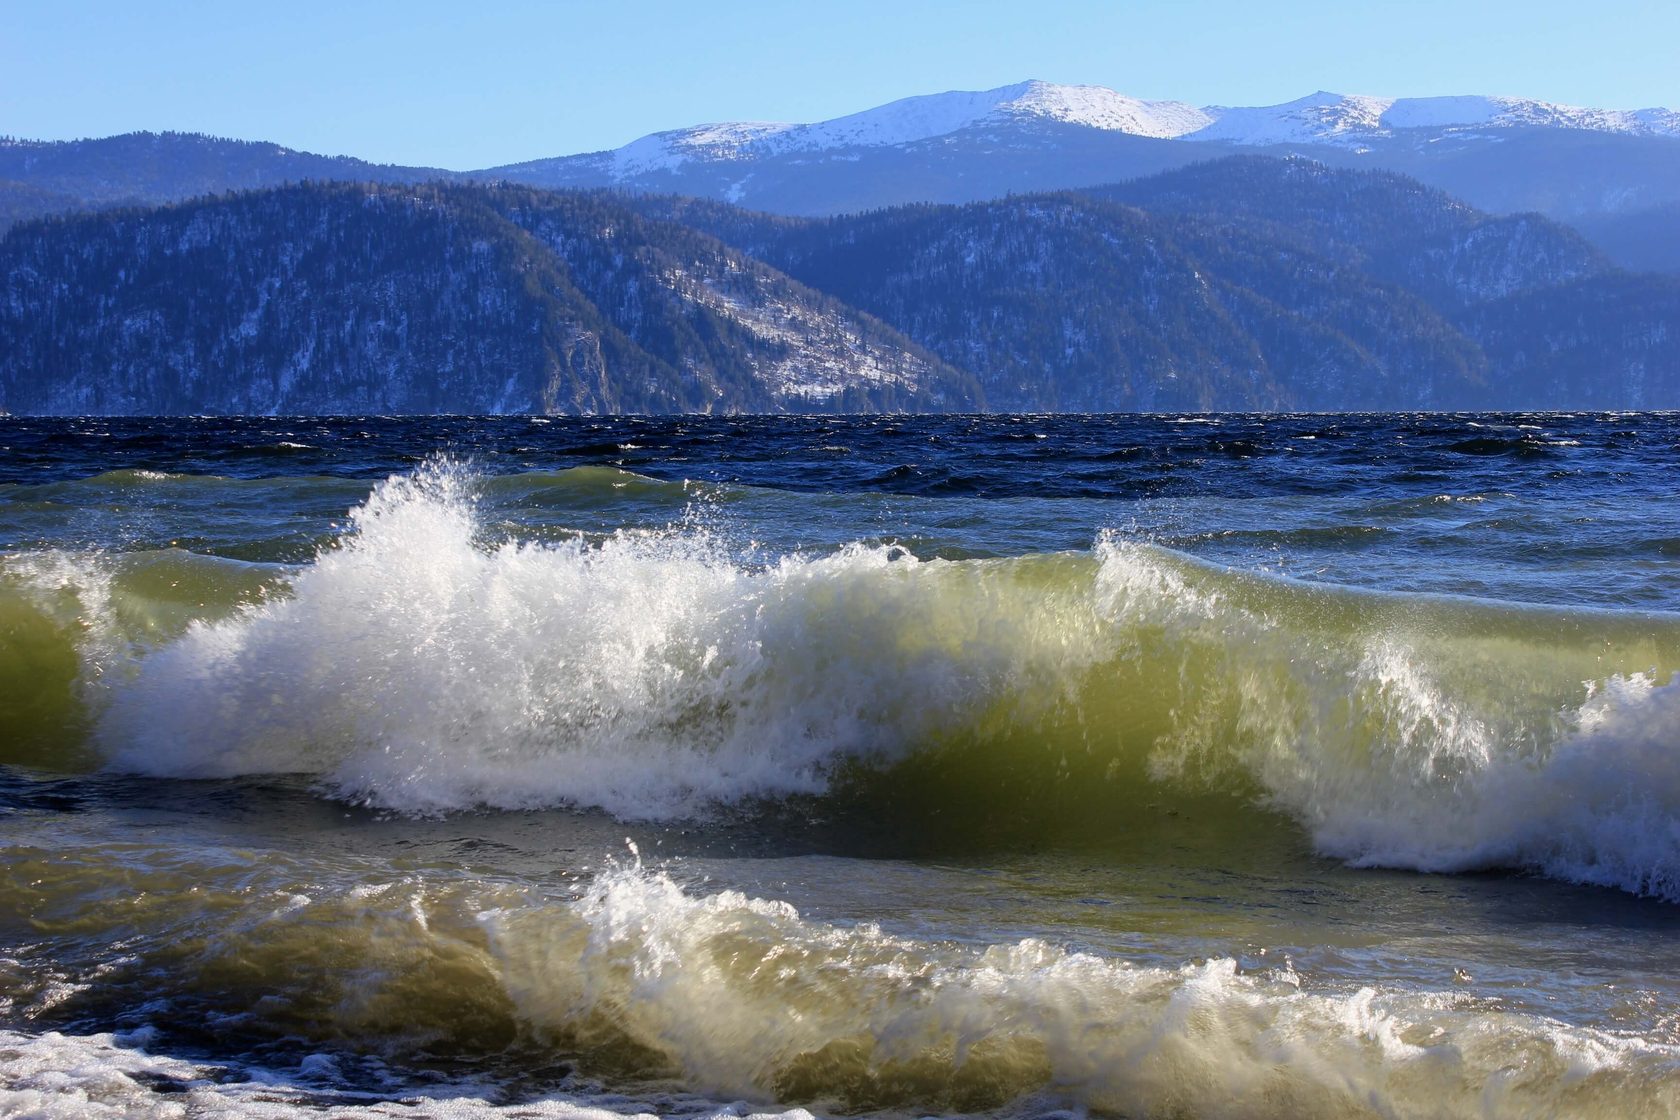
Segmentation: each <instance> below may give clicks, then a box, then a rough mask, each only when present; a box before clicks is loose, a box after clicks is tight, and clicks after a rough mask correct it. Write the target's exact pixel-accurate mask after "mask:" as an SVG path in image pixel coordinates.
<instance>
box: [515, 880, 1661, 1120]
mask: <svg viewBox="0 0 1680 1120" xmlns="http://www.w3.org/2000/svg"><path fill="white" fill-rule="evenodd" d="M574 913H575V915H576V916H577V917H579V918H581V919H582V926H581V928H578V927H574V926H571V925H567V924H556V923H553V922H552V921H545V920H543V919H542V918H541V916H540V915H538V914H534V913H531V912H528V911H495V912H491V913H488V914H486V915H485V918H484V921H485V925H486V928H487V930H488V931H489V933H490V936H491V943H492V947H493V951H494V952H495V953H496V955H497V958H498V960H499V962H500V966H501V968H502V971H503V982H504V984H506V986H507V988H508V991H509V992H510V994H511V995H512V996H513V998H514V1000H515V1003H516V1005H517V1006H518V1007H519V1009H520V1012H521V1013H522V1014H523V1015H525V1016H527V1017H528V1018H529V1019H530V1020H531V1021H533V1022H534V1023H536V1024H538V1025H543V1024H547V1025H550V1026H553V1027H556V1028H559V1027H563V1026H565V1025H567V1024H577V1023H580V1022H584V1021H587V1020H588V1019H589V1018H590V1016H591V1015H592V1014H596V1013H600V1012H604V1013H605V1014H606V1016H607V1017H608V1019H609V1020H610V1022H611V1025H612V1028H613V1029H614V1030H616V1031H620V1032H623V1033H624V1034H626V1035H628V1036H629V1037H630V1038H631V1039H633V1040H635V1041H636V1042H638V1043H640V1044H642V1045H645V1046H650V1047H654V1048H655V1049H657V1050H658V1051H660V1052H663V1053H665V1054H667V1055H669V1056H670V1057H671V1058H672V1059H673V1060H674V1061H675V1062H676V1063H677V1065H678V1066H679V1067H680V1068H681V1070H682V1071H683V1075H684V1077H685V1079H686V1080H687V1081H688V1083H690V1084H692V1085H694V1086H696V1087H699V1088H701V1089H703V1090H704V1091H706V1092H709V1093H712V1094H715V1095H720V1096H725V1097H728V1096H734V1095H742V1096H746V1097H749V1098H752V1099H765V1098H766V1096H767V1095H769V1096H771V1097H774V1096H775V1095H777V1094H781V1095H784V1096H785V1094H786V1092H787V1090H788V1089H789V1088H790V1087H798V1086H807V1087H812V1086H815V1087H821V1088H817V1089H812V1090H811V1091H817V1092H821V1093H822V1095H823V1096H824V1097H826V1099H828V1100H831V1101H835V1102H836V1103H841V1104H845V1105H847V1106H848V1107H857V1106H858V1104H859V1103H862V1102H866V1101H870V1100H875V1101H877V1102H879V1101H880V1100H882V1099H883V1098H884V1099H887V1100H890V1099H891V1098H892V1094H893V1093H894V1092H895V1091H896V1092H901V1093H903V1094H904V1096H905V1098H906V1099H907V1101H909V1102H914V1106H915V1107H919V1108H926V1107H929V1106H930V1104H932V1105H936V1106H937V1105H941V1104H942V1105H944V1106H945V1107H951V1106H952V1105H955V1106H956V1107H959V1108H961V1107H962V1104H961V1102H962V1101H963V1100H964V1099H965V1098H964V1094H965V1093H973V1094H975V1096H974V1097H972V1098H969V1099H971V1100H984V1099H985V1096H986V1087H987V1086H993V1087H1001V1089H1002V1094H1001V1095H1002V1097H1003V1100H1009V1099H1011V1098H1017V1097H1019V1098H1021V1099H1023V1100H1028V1101H1030V1102H1031V1106H1032V1107H1031V1109H1030V1111H1035V1112H1042V1111H1044V1110H1047V1109H1051V1108H1057V1107H1071V1108H1074V1109H1076V1110H1080V1111H1083V1110H1084V1109H1101V1110H1105V1111H1112V1112H1114V1113H1117V1114H1121V1115H1146V1116H1155V1115H1175V1116H1176V1115H1184V1116H1197V1117H1238V1116H1241V1117H1248V1118H1254V1117H1270V1116H1275V1117H1291V1118H1294V1117H1315V1116H1350V1115H1363V1114H1365V1111H1366V1110H1369V1111H1370V1112H1371V1113H1372V1114H1375V1115H1382V1116H1391V1117H1403V1116H1481V1117H1495V1116H1528V1115H1537V1114H1548V1113H1555V1112H1557V1111H1558V1110H1559V1109H1560V1108H1562V1109H1565V1110H1573V1109H1575V1108H1577V1107H1581V1106H1584V1107H1585V1111H1587V1112H1591V1111H1592V1110H1593V1109H1595V1108H1597V1107H1600V1103H1601V1102H1609V1103H1612V1104H1613V1105H1614V1107H1618V1108H1624V1109H1626V1110H1627V1112H1626V1113H1625V1114H1628V1115H1632V1114H1638V1113H1639V1112H1640V1110H1641V1109H1644V1108H1649V1107H1652V1106H1653V1105H1654V1104H1660V1103H1661V1102H1667V1103H1668V1104H1673V1103H1674V1093H1673V1085H1672V1082H1671V1081H1670V1080H1669V1078H1670V1075H1671V1071H1672V1069H1673V1068H1674V1065H1675V1062H1676V1060H1677V1059H1680V1050H1677V1049H1676V1048H1674V1047H1669V1046H1664V1045H1659V1044H1653V1043H1648V1042H1643V1041H1634V1040H1629V1039H1624V1038H1618V1037H1614V1036H1611V1035H1608V1034H1605V1033H1603V1032H1598V1031H1592V1030H1585V1029H1581V1028H1575V1027H1570V1026H1566V1025H1564V1024H1562V1023H1558V1022H1554V1021H1551V1020H1546V1019H1541V1018H1536V1017H1533V1016H1528V1015H1521V1014H1513V1013H1506V1012H1501V1011H1498V1010H1496V1009H1490V1008H1488V1007H1487V1006H1485V1005H1483V1004H1481V1003H1480V1002H1478V1001H1475V1000H1471V999H1468V998H1465V997H1460V996H1458V995H1455V994H1452V993H1448V992H1427V991H1426V992H1415V991H1414V992H1406V991H1382V992H1380V991H1377V990H1375V989H1372V988H1361V989H1356V990H1349V989H1346V988H1324V989H1318V988H1316V987H1315V986H1314V985H1313V984H1311V983H1306V982H1303V980H1302V978H1301V977H1300V976H1298V975H1296V974H1295V973H1294V972H1293V971H1292V970H1290V969H1288V968H1287V967H1284V968H1279V969H1271V970H1266V971H1261V972H1245V971H1243V970H1242V969H1240V968H1239V966H1238V964H1237V962H1235V961H1233V960H1230V959H1216V960H1211V961H1207V962H1202V963H1192V964H1187V965H1184V966H1183V967H1179V968H1161V967H1142V966H1135V965H1131V964H1128V963H1127V962H1125V961H1123V960H1116V959H1113V958H1107V957H1101V956H1097V955H1093V954H1089V953H1082V952H1072V951H1068V950H1066V949H1063V948H1059V947H1057V946H1055V945H1053V944H1050V943H1047V942H1044V941H1041V940H1037V939H1027V940H1024V941H1020V942H1017V943H1013V944H999V945H993V946H990V947H983V946H981V947H977V946H963V945H957V944H948V943H937V944H934V943H927V942H918V941H914V940H908V939H905V938H902V937H895V936H891V935H888V934H885V933H883V932H882V931H881V930H879V929H878V928H876V927H874V926H870V925H864V926H857V927H840V926H831V925H826V924H823V923H816V922H810V921H807V920H805V919H803V918H801V917H800V915H799V914H798V913H797V912H796V911H795V910H794V909H793V908H792V907H790V906H788V905H786V904H785V903H781V902H776V901H770V900H765V899H758V898H752V897H749V896H746V895H743V894H740V893H737V892H723V893H720V894H714V895H710V896H704V897H696V896H694V895H691V894H688V893H685V892H684V891H682V890H681V889H679V888H678V887H677V885H676V884H674V883H673V882H671V881H670V880H669V879H667V878H665V877H664V876H662V875H657V874H649V873H647V872H644V871H642V870H641V869H640V868H627V869H621V870H619V871H616V872H609V873H607V874H604V875H603V876H601V877H600V878H599V879H598V880H597V881H596V882H595V884H594V885H593V887H592V888H591V890H590V891H589V894H588V895H587V897H585V898H584V899H583V900H582V901H581V902H580V903H578V904H577V905H576V906H575V908H574ZM842 1087H850V1088H849V1089H847V1090H844V1091H849V1092H853V1093H855V1094H856V1096H855V1097H854V1098H851V1099H837V1097H836V1094H841V1096H842V1097H843V1090H842ZM823 1089H826V1092H823ZM992 1103H993V1104H1001V1103H1003V1102H1002V1101H994V1102H992ZM1017 1104H1018V1105H1019V1102H1017ZM1017 1110H1019V1108H1017Z"/></svg>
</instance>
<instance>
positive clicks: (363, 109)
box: [0, 0, 1680, 169]
mask: <svg viewBox="0 0 1680 1120" xmlns="http://www.w3.org/2000/svg"><path fill="white" fill-rule="evenodd" d="M154 9H163V10H161V11H159V10H154ZM1025 78H1043V79H1046V80H1048V81H1056V82H1072V83H1093V84H1097V85H1106V86H1112V87H1113V88H1115V89H1118V90H1121V91H1122V92H1124V93H1129V94H1132V95H1134V96H1138V97H1149V98H1172V99H1178V100H1184V101H1190V102H1193V103H1196V104H1249V105H1252V104H1269V103H1273V102H1277V101H1284V100H1288V99H1290V98H1293V97H1297V96H1300V95H1302V94H1305V93H1310V92H1312V91H1314V90H1318V89H1328V90H1334V91H1337V92H1343V93H1372V94H1388V95H1394V96H1417V95H1426V94H1439V93H1472V92H1473V93H1498V94H1515V95H1520V96H1527V97H1539V98H1544V99H1547V100H1551V101H1562V102H1568V103H1573V104H1584V105H1596V106H1600V107H1604V108H1641V107H1645V106H1648V105H1666V106H1670V107H1680V0H1661V2H1641V3H1632V2H1627V0H1594V2H1588V0H1570V2H1555V0H1527V2H1523V3H1516V2H1508V0H1494V2H1478V0H1411V2H1395V3H1362V2H1359V0H1339V2H1320V0H1305V2H1296V0H1271V2H1270V3H1267V2H1264V0H1258V2H1252V3H1251V2H1245V0H1184V2H1180V3H1166V2H1160V0H1153V2H1135V3H1100V2H1096V0H1011V2H1007V3H1004V2H994V0H970V2H967V3H916V2H915V0H894V2H878V0H854V2H851V3H834V2H832V0H824V2H821V3H803V2H801V0H782V2H776V3H771V2H759V0H743V2H735V3H731V2H727V0H721V2H717V3H706V2H705V0H688V2H667V0H623V2H615V0H592V2H586V3H575V2H555V3H535V2H510V3H496V2H495V0H478V2H467V3H463V2H462V0H406V2H404V3H400V4H397V3H358V2H357V0H338V2H336V3H318V2H315V0H275V2H270V3H264V4H256V3H245V2H243V0H217V2H204V0H191V2H181V3H167V2H161V3H157V4H153V3H147V2H144V0H123V2H110V0H0V133H9V134H11V135H15V136H24V137H29V138H36V139H65V138H73V137H81V136H104V135H109V134H112V133H117V132H127V131H132V130H135V129H153V130H162V129H177V130H183V131H193V132H209V133H214V134H217V135H222V136H233V137H239V138H242V139H263V140H274V141H278V142H280V143H283V144H286V145H289V146H291V147H295V148H302V149H307V150H310V151H317V152H324V153H328V154H335V155H336V154H349V155H358V156H362V157H363V158H367V159H374V160H380V161H387V162H397V163H412V164H428V165H432V166H441V167H450V168H456V169H468V168H476V167H484V166H490V165H494V164H499V163H508V162H512V161H515V160H521V159H532V158H536V157H540V156H547V155H561V154H566V153H570V152H578V151H592V150H596V149H600V148H608V147H616V146H617V145H619V144H622V143H625V142H626V141H629V140H631V139H634V138H635V137H637V136H639V135H642V134H644V133H647V132H652V131H655V130H657V129H662V128H676V127H681V126H683V125H688V124H696V123H701V122H705V121H718V120H819V119H823V118H825V117H832V116H838V115H840V114H843V113H847V112H853V111H855V110H858V109H863V108H868V107H869V106H872V105H876V104H880V103H881V102H885V101H890V100H892V99H894V98H898V97H905V96H909V95H911V94H917V93H932V92H937V91H940V90H946V89H985V88H989V87H992V86H999V85H1005V84H1007V83H1010V82H1015V81H1020V80H1022V79H1025Z"/></svg>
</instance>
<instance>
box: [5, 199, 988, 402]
mask: <svg viewBox="0 0 1680 1120" xmlns="http://www.w3.org/2000/svg"><path fill="white" fill-rule="evenodd" d="M513 218H517V219H518V220H517V221H516V220H512V219H513ZM521 223H523V224H521ZM603 262H610V264H609V265H607V266H606V267H604V266H603ZM0 291H3V292H4V300H3V302H0V406H3V407H4V408H6V409H8V410H10V411H13V412H47V413H78V412H100V413H148V412H155V413H177V412H287V411H301V412H322V413H347V412H348V413H356V412H625V411H629V412H666V411H712V410H727V411H778V410H785V409H795V410H799V411H821V410H825V409H828V410H832V409H839V408H844V409H850V410H864V411H868V410H878V409H895V408H910V407H914V408H925V409H940V408H975V407H978V406H979V405H980V403H981V402H980V401H979V400H978V399H976V398H975V397H974V396H973V395H972V391H973V381H972V379H971V378H968V377H966V376H964V375H962V374H961V373H959V372H957V371H955V370H952V369H950V368H948V367H946V366H943V365H941V364H940V363H939V362H938V361H936V360H934V359H932V358H930V357H929V356H927V355H926V354H925V353H923V352H921V351H920V350H919V349H918V348H917V347H915V346H914V345H912V344H910V343H908V342H907V341H906V340H904V339H903V338H902V337H901V336H899V335H898V334H896V333H895V332H893V331H892V330H890V329H888V328H885V327H883V326H881V325H880V324H878V323H875V322H873V321H871V320H870V319H868V317H867V316H860V315H857V314H855V313H851V312H848V311H847V310H846V309H843V308H840V307H839V306H838V305H836V304H835V303H834V301H832V300H829V299H826V298H824V297H821V296H818V295H816V294H815V293H811V292H808V291H807V290H805V289H804V288H802V287H801V286H800V285H798V284H796V283H794V282H792V281H790V280H788V279H787V278H786V277H782V276H779V275H777V274H776V273H775V272H774V271H773V270H772V269H770V268H768V267H766V266H764V265H762V264H759V263H757V262H754V261H751V260H749V259H747V258H745V257H743V256H741V254H739V253H737V252H734V251H732V250H729V249H727V248H726V247H724V246H723V245H721V244H720V243H718V242H716V241H715V240H712V239H710V238H707V237H705V236H704V235H701V234H698V233H695V232H693V231H690V230H684V229H677V228H675V227H669V226H661V225H660V224H658V223H652V222H648V221H646V220H644V219H642V218H641V217H639V216H638V215H636V214H634V213H632V212H630V211H628V210H626V209H624V208H623V207H622V206H615V205H614V204H612V203H611V202H610V200H607V199H605V198H600V197H595V198H586V197H582V196H552V195H538V194H535V193H533V192H530V191H528V190H524V189H515V190H513V191H506V192H498V191H495V190H490V189H485V188H467V187H447V186H430V187H423V188H410V187H400V188H399V187H379V186H356V185H342V184H330V185H314V186H298V187H288V188H283V189H279V190H274V191H267V192H254V193H247V194H239V195H234V196H228V197H223V198H218V199H213V200H208V201H202V202H195V203H188V204H183V205H179V206H172V207H165V208H162V209H158V210H129V211H122V212H117V213H112V214H107V215H88V216H81V217H75V218H67V219H60V220H47V221H41V222H35V223H29V224H25V225H22V226H19V227H16V228H14V229H13V230H12V231H11V232H10V233H9V234H8V235H7V236H6V238H5V240H4V241H3V242H0Z"/></svg>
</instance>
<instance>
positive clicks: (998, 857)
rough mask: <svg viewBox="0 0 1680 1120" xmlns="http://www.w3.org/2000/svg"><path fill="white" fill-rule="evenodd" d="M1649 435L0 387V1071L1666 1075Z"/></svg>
mask: <svg viewBox="0 0 1680 1120" xmlns="http://www.w3.org/2000/svg"><path fill="white" fill-rule="evenodd" d="M1677 467H1680V417H1676V416H1672V415H1650V414H1617V415H1596V414H1595V415H1585V414H1583V415H1559V414H1546V415H1532V416H1526V415H1497V416H1399V417H1359V416H1351V417H1345V416H1335V417H1332V416H1282V417H1264V418H1261V417H1169V416H1161V417H1038V416H1028V417H984V418H906V417H891V418H857V419H816V418H777V419H715V418H668V419H634V418H624V419H593V418H586V419H561V418H554V419H525V418H519V419H475V418H444V419H377V418H367V419H334V420H291V419H280V420H276V419H169V420H156V421H144V420H103V419H100V420H34V419H20V418H9V419H0V1113H19V1114H30V1115H35V1114H39V1115H45V1116H105V1115H109V1116H130V1115H157V1116H189V1115H205V1116H210V1115H215V1116H221V1115H229V1116H264V1117H268V1116H291V1115H322V1114H325V1115H333V1116H339V1115H347V1116H357V1115H369V1116H414V1117H419V1116H449V1117H457V1116H458V1117H467V1116H479V1115H498V1116H509V1117H532V1116H577V1115H583V1114H591V1113H596V1112H599V1111H603V1110H604V1111H605V1112H610V1113H618V1114H628V1113H642V1112H652V1113H657V1114H661V1115H666V1116H674V1115H685V1116H686V1115H694V1116H709V1115H713V1114H716V1113H719V1112H720V1111H726V1112H728V1113H729V1114H732V1115H746V1114H748V1113H752V1112H764V1113H786V1112H788V1111H790V1110H795V1109H807V1110H809V1111H811V1112H814V1113H818V1114H829V1115H833V1114H848V1113H877V1112H880V1113H890V1114H903V1115H926V1114H930V1113H986V1114H994V1115H1007V1116H1040V1115H1045V1114H1058V1115H1068V1114H1073V1115H1093V1116H1129V1117H1145V1116H1150V1117H1154V1116H1171V1117H1290V1118H1293V1117H1321V1116H1322V1117H1365V1116H1373V1117H1413V1116H1416V1117H1442V1116H1466V1117H1469V1116H1476V1117H1498V1116H1513V1117H1529V1116H1603V1117H1642V1116H1673V1115H1680V685H1677V684H1676V681H1675V672H1676V670H1677V669H1680V503H1676V501H1675V500H1674V499H1675V496H1676V477H1677V474H1676V470H1677Z"/></svg>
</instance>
